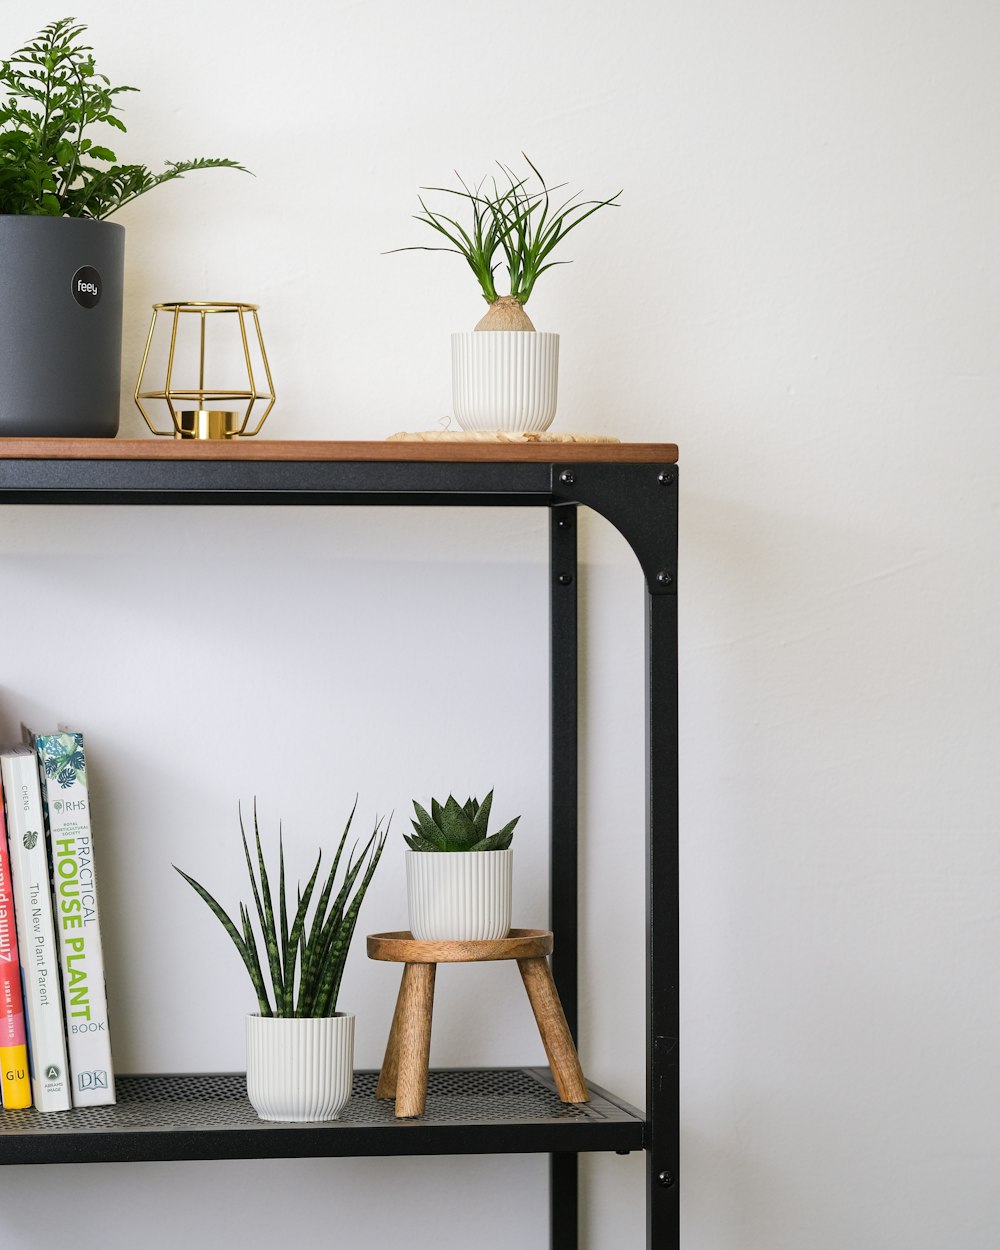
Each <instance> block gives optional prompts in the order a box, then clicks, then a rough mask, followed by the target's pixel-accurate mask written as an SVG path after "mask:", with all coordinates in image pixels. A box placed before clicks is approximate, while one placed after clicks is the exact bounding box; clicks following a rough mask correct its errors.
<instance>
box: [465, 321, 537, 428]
mask: <svg viewBox="0 0 1000 1250" xmlns="http://www.w3.org/2000/svg"><path fill="white" fill-rule="evenodd" d="M451 383H452V402H453V404H454V407H455V419H456V421H457V422H458V424H459V425H460V426H461V427H462V429H463V430H507V431H511V432H523V431H525V430H547V429H548V428H549V426H550V425H551V424H552V421H553V418H554V417H555V415H556V400H557V399H558V390H559V335H558V334H548V333H541V332H539V331H537V330H473V331H472V332H471V333H469V334H453V335H452V336H451Z"/></svg>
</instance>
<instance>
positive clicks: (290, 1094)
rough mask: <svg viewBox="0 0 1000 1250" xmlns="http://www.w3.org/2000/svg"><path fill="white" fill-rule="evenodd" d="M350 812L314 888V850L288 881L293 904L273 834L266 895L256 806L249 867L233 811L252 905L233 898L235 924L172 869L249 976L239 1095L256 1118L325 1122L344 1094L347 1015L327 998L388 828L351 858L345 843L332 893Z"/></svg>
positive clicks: (349, 1043) (350, 1057) (348, 1066)
mask: <svg viewBox="0 0 1000 1250" xmlns="http://www.w3.org/2000/svg"><path fill="white" fill-rule="evenodd" d="M356 808H357V803H356V802H355V807H354V809H352V811H351V815H350V817H349V818H348V821H347V825H346V827H345V829H344V832H343V835H342V837H341V839H340V843H339V844H338V846H337V849H336V852H335V853H334V857H333V862H332V864H331V865H330V869H329V871H328V872H327V874H326V878H325V880H324V881H323V884H322V886H320V887H319V893H318V894H316V890H317V885H318V883H319V879H320V878H319V873H320V863H321V860H322V858H323V852H322V850H320V852H319V854H318V855H317V857H316V865H315V867H314V868H313V870H312V875H311V876H310V878H309V880H308V882H307V883H306V886H305V888H304V889H303V888H301V886H298V887H297V890H296V899H297V902H296V904H295V906H294V909H293V908H291V907H289V905H288V900H287V898H286V888H285V855H284V848H283V846H282V842H281V836H280V833H279V838H278V889H277V898H276V899H275V897H274V895H272V892H271V884H270V878H269V876H268V871H267V865H266V863H265V860H264V852H263V850H262V848H261V840H260V831H259V829H258V825H257V811H256V805H255V806H254V841H255V843H256V866H255V863H254V858H253V857H252V856H251V853H250V847H249V845H248V843H247V836H246V831H245V829H244V827H243V817H242V813H241V815H240V832H241V834H242V837H243V852H244V856H245V858H246V865H247V872H248V873H249V876H250V887H251V893H252V895H253V906H252V911H251V907H250V906H249V905H248V904H246V903H242V902H241V903H240V915H239V919H240V923H239V925H236V924H235V923H234V921H233V920H232V919H231V918H230V916H229V915H228V913H227V912H226V911H225V909H224V908H223V907H222V906H221V905H220V904H219V903H218V902H217V901H216V899H215V898H214V897H213V896H212V895H211V894H210V893H209V892H208V890H206V889H205V887H204V886H203V885H200V884H199V883H198V882H197V881H195V880H194V878H193V877H189V876H188V874H187V873H186V872H183V871H182V870H181V869H180V868H177V865H176V864H175V865H174V867H175V868H177V871H178V872H179V873H180V875H181V876H182V877H183V878H184V880H185V881H187V882H188V884H189V885H190V886H191V887H192V888H193V889H194V890H195V891H196V892H197V893H198V894H199V895H200V897H201V898H202V899H204V901H205V902H206V903H207V904H208V906H209V907H210V908H211V910H212V913H213V915H215V916H216V918H217V919H218V920H219V921H220V923H221V924H222V926H223V928H224V929H225V930H226V932H227V933H228V934H229V936H230V938H232V941H233V945H234V946H235V947H236V949H237V951H238V952H239V955H240V958H241V959H242V960H243V964H244V966H245V968H246V970H247V972H248V973H249V975H250V981H251V983H252V984H253V988H254V992H255V994H256V996H257V1003H258V1006H259V1011H258V1012H257V1013H255V1014H253V1015H249V1016H248V1017H247V1095H248V1097H249V1099H250V1102H251V1103H252V1104H253V1107H254V1109H255V1111H256V1112H257V1114H258V1115H259V1116H260V1118H261V1119H262V1120H284V1121H298V1122H302V1121H315V1120H335V1119H337V1117H338V1116H339V1115H340V1113H341V1111H342V1110H343V1108H344V1106H345V1105H346V1103H347V1100H348V1099H349V1098H350V1096H351V1087H352V1082H353V1072H354V1016H353V1015H351V1014H350V1013H347V1012H339V1011H337V996H338V994H339V992H340V983H341V979H342V977H343V975H344V965H345V963H346V962H347V954H348V951H349V950H350V946H351V939H352V937H353V936H354V928H355V925H356V924H357V919H358V912H359V911H360V909H361V904H362V901H363V900H364V897H365V892H366V890H367V889H368V886H369V883H370V882H371V879H372V876H373V875H374V872H375V869H376V868H377V866H378V861H379V859H380V857H381V855H382V848H383V847H384V845H385V838H386V833H387V832H388V822H386V826H385V829H383V827H382V821H381V820H378V821H376V824H375V828H374V830H373V832H372V834H371V836H370V837H369V838H368V841H367V842H366V843H365V845H364V847H363V848H362V849H361V852H360V854H359V853H357V846H356V845H355V847H354V848H353V849H352V850H351V852H350V854H349V855H348V858H347V864H346V867H345V869H344V873H343V878H342V881H341V884H340V886H339V888H338V889H337V890H336V893H334V887H335V883H336V878H337V873H338V869H339V867H340V863H341V859H342V857H343V853H344V847H345V845H346V843H347V838H348V835H349V833H350V828H351V821H352V820H353V818H354V811H355V810H356ZM352 891H353V893H352ZM314 894H316V902H315V905H314V906H313V909H312V915H311V916H310V915H309V908H310V905H311V903H312V900H313V896H314ZM253 914H256V917H257V929H255V928H254V925H253V921H252V915H253ZM258 929H259V933H258ZM269 982H270V988H269V984H268V983H269Z"/></svg>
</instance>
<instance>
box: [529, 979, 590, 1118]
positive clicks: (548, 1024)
mask: <svg viewBox="0 0 1000 1250" xmlns="http://www.w3.org/2000/svg"><path fill="white" fill-rule="evenodd" d="M517 966H518V968H519V969H520V972H521V979H522V980H523V981H524V988H525V989H526V990H527V991H528V998H529V1000H530V1002H531V1010H532V1011H533V1012H534V1013H535V1021H536V1023H537V1024H538V1032H539V1033H540V1034H541V1035H542V1045H543V1046H544V1047H545V1053H546V1055H547V1056H548V1060H549V1067H550V1068H551V1069H552V1077H553V1079H554V1080H555V1083H556V1089H557V1090H558V1091H559V1097H560V1098H561V1099H562V1101H563V1102H590V1094H589V1092H588V1090H587V1083H586V1081H584V1079H583V1070H582V1068H581V1067H580V1060H579V1058H578V1057H577V1053H576V1047H575V1046H574V1045H573V1038H572V1037H571V1036H570V1031H569V1026H568V1025H567V1024H566V1017H565V1015H564V1014H563V1009H562V1003H561V1002H560V1001H559V994H558V993H557V991H556V987H555V983H554V982H553V980H552V973H551V972H550V971H549V964H548V960H546V959H545V958H538V959H519V960H518V961H517Z"/></svg>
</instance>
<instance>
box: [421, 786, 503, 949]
mask: <svg viewBox="0 0 1000 1250" xmlns="http://www.w3.org/2000/svg"><path fill="white" fill-rule="evenodd" d="M492 806H493V791H492V790H491V791H490V792H489V794H487V796H486V798H485V799H483V801H482V803H480V802H479V801H478V799H472V798H470V799H466V801H465V803H464V804H460V803H459V802H458V800H457V799H456V798H455V797H454V795H449V796H448V799H447V801H446V802H445V803H443V804H442V803H439V802H438V801H437V799H431V808H430V811H429V812H428V811H427V810H426V809H425V808H423V807H421V805H420V804H419V803H418V802H417V801H416V800H414V802H413V809H414V811H415V812H416V819H415V820H412V821H411V823H412V825H413V833H412V834H404V835H403V837H404V838H405V840H406V844H407V846H408V847H409V849H408V850H407V852H406V896H407V903H408V906H409V915H410V932H411V933H412V934H413V936H414V937H415V938H418V939H419V940H420V941H446V942H475V941H488V940H495V939H497V938H504V937H506V936H507V934H508V933H509V932H510V916H511V869H512V866H513V855H514V852H513V851H512V850H511V846H510V844H511V839H512V838H513V836H514V827H515V825H516V824H517V822H518V821H519V820H520V819H521V818H520V816H515V817H514V819H513V820H511V821H508V823H507V824H506V825H504V827H503V828H502V829H500V830H499V831H498V832H497V833H493V834H491V833H490V832H489V828H488V826H489V819H490V809H491V808H492Z"/></svg>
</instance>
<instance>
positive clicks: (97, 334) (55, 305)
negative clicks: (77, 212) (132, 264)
mask: <svg viewBox="0 0 1000 1250" xmlns="http://www.w3.org/2000/svg"><path fill="white" fill-rule="evenodd" d="M124 277H125V230H124V227H122V226H119V225H115V224H114V223H112V222H108V221H87V220H83V219H79V218H72V217H8V216H3V215H0V437H4V438H6V437H10V436H15V435H16V436H23V437H34V438H113V437H114V436H115V435H116V434H117V433H118V408H119V402H120V392H121V359H122V288H123V285H124Z"/></svg>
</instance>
